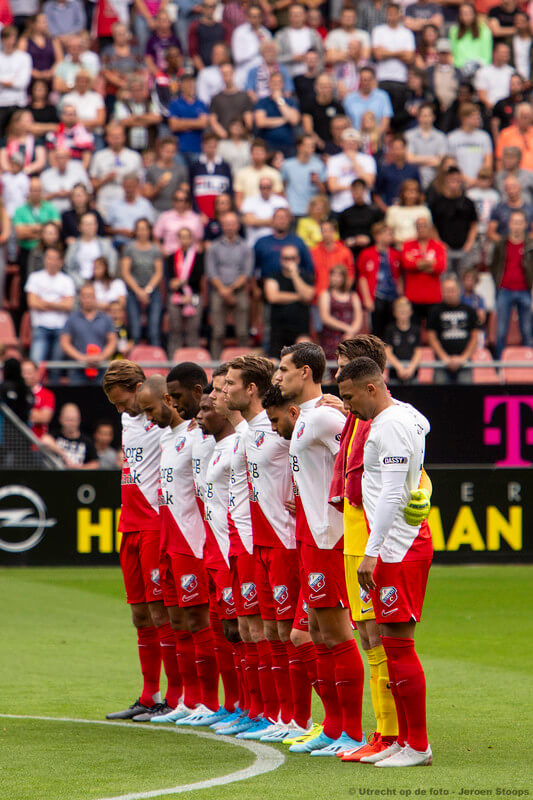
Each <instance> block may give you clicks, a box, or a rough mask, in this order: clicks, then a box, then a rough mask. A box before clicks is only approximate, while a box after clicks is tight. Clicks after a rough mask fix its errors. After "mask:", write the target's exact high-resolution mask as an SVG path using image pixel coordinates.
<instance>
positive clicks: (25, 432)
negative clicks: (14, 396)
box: [0, 403, 65, 470]
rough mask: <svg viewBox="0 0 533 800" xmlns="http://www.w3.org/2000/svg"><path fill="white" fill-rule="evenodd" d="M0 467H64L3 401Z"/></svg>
mask: <svg viewBox="0 0 533 800" xmlns="http://www.w3.org/2000/svg"><path fill="white" fill-rule="evenodd" d="M0 469H14V470H31V469H49V470H57V469H61V470H62V469H65V465H64V463H63V461H62V460H61V459H60V458H58V457H57V456H56V455H54V454H53V453H50V451H49V450H47V449H46V448H45V447H44V446H43V444H42V442H41V441H40V440H39V439H38V438H37V436H35V434H34V433H33V432H32V431H31V430H30V428H28V426H27V425H25V424H24V422H22V420H20V419H19V418H18V417H17V415H16V414H15V413H14V412H13V411H12V410H11V409H10V408H9V406H6V405H5V403H0Z"/></svg>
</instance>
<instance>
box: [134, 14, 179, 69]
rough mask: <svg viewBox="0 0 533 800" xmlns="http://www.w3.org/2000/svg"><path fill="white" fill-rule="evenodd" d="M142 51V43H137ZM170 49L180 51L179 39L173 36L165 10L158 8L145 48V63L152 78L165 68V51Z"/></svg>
mask: <svg viewBox="0 0 533 800" xmlns="http://www.w3.org/2000/svg"><path fill="white" fill-rule="evenodd" d="M139 46H140V47H141V49H142V42H140V43H139ZM170 47H177V48H178V50H180V49H181V48H180V43H179V39H178V38H177V37H176V36H175V34H174V32H173V30H172V26H171V24H170V17H169V15H168V11H166V9H165V8H160V9H159V11H158V13H157V14H156V16H155V19H154V29H153V31H152V34H151V36H150V38H149V39H148V41H147V42H146V48H145V62H146V66H147V67H148V71H149V72H150V74H151V75H153V76H154V77H155V76H156V75H157V73H158V72H160V71H161V70H163V71H164V70H165V69H166V66H167V61H166V55H165V54H166V51H167V50H168V49H169V48H170Z"/></svg>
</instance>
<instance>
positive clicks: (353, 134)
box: [341, 128, 361, 142]
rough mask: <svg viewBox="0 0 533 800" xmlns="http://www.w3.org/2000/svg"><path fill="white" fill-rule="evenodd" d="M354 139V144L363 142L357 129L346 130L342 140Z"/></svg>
mask: <svg viewBox="0 0 533 800" xmlns="http://www.w3.org/2000/svg"><path fill="white" fill-rule="evenodd" d="M345 139H352V141H354V142H360V141H361V134H360V133H359V131H357V130H356V129H355V128H346V130H345V131H343V132H342V134H341V140H343V141H344V140H345Z"/></svg>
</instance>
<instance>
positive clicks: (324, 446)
mask: <svg viewBox="0 0 533 800" xmlns="http://www.w3.org/2000/svg"><path fill="white" fill-rule="evenodd" d="M319 399H320V398H318V397H315V398H313V400H308V401H307V402H305V403H302V404H301V405H300V416H299V417H298V419H297V420H296V425H295V426H294V431H293V433H292V438H291V443H290V451H289V452H290V465H291V470H292V477H293V478H294V482H295V484H296V487H297V489H298V494H299V496H300V500H301V503H302V507H303V510H304V513H305V517H306V520H307V524H308V533H307V536H308V537H309V534H310V535H311V539H310V540H309V541H307V540H306V541H307V543H308V544H314V545H315V546H316V547H318V548H319V549H320V550H332V549H333V548H334V547H339V546H341V545H342V539H343V515H342V513H341V512H340V511H337V509H336V508H334V507H333V506H332V505H330V504H329V503H328V497H329V487H330V484H331V479H332V477H333V465H334V463H335V456H336V455H337V453H338V451H339V445H340V439H341V433H342V429H343V428H344V423H345V422H346V418H345V417H344V415H343V414H341V412H340V411H338V410H337V409H336V408H331V407H330V406H319V407H318V408H317V407H316V404H317V402H318V400H319Z"/></svg>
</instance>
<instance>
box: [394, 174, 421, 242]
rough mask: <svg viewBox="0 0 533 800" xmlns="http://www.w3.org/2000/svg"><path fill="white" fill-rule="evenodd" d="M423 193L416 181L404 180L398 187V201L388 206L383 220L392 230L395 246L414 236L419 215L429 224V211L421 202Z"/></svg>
mask: <svg viewBox="0 0 533 800" xmlns="http://www.w3.org/2000/svg"><path fill="white" fill-rule="evenodd" d="M423 199H424V195H423V194H422V191H421V190H420V185H419V184H418V182H417V181H414V180H409V179H408V180H406V181H404V182H403V183H402V185H401V187H400V196H399V198H398V203H397V204H395V205H393V206H389V208H388V209H387V213H386V214H385V222H386V224H387V226H388V227H389V228H390V229H391V231H392V236H393V239H394V243H395V245H396V247H398V248H401V246H402V244H403V243H404V242H406V241H408V240H409V239H413V238H414V237H415V236H416V221H417V220H418V219H420V218H421V217H425V219H427V221H428V223H429V225H431V212H430V210H429V209H428V207H427V206H426V205H424V202H423Z"/></svg>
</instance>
